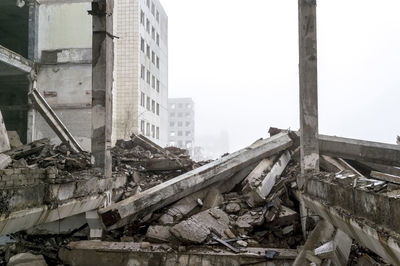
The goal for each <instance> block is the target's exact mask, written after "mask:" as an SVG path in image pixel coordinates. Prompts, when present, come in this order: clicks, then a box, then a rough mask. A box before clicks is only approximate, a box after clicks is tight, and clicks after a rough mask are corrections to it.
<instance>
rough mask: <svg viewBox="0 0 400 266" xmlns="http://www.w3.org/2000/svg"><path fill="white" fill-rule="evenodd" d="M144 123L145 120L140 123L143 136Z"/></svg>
mask: <svg viewBox="0 0 400 266" xmlns="http://www.w3.org/2000/svg"><path fill="white" fill-rule="evenodd" d="M144 124H145V123H144V121H143V120H141V121H140V133H142V134H143V135H144Z"/></svg>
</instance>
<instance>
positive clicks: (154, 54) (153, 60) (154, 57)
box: [151, 51, 156, 65]
mask: <svg viewBox="0 0 400 266" xmlns="http://www.w3.org/2000/svg"><path fill="white" fill-rule="evenodd" d="M151 62H152V63H153V65H155V64H156V53H155V52H154V51H152V52H151Z"/></svg>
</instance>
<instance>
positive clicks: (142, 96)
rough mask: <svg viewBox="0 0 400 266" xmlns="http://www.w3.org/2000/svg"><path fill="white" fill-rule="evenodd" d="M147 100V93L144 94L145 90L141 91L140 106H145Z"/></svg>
mask: <svg viewBox="0 0 400 266" xmlns="http://www.w3.org/2000/svg"><path fill="white" fill-rule="evenodd" d="M145 102H146V95H144V93H143V92H140V106H143V107H144V105H145ZM143 127H144V126H143Z"/></svg>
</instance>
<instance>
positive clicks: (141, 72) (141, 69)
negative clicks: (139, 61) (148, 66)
mask: <svg viewBox="0 0 400 266" xmlns="http://www.w3.org/2000/svg"><path fill="white" fill-rule="evenodd" d="M145 72H146V70H145V68H144V65H142V66H141V67H140V77H141V78H142V79H143V80H144V73H145Z"/></svg>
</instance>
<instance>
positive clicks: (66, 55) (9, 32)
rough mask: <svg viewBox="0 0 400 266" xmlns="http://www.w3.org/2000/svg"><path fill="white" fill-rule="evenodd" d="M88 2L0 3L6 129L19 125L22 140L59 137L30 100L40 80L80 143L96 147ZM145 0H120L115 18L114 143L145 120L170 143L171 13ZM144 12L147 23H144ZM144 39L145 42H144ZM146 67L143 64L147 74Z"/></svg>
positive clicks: (1, 87) (0, 89)
mask: <svg viewBox="0 0 400 266" xmlns="http://www.w3.org/2000/svg"><path fill="white" fill-rule="evenodd" d="M91 2H92V1H88V0H86V1H84V0H79V1H55V0H54V1H53V0H43V1H42V0H41V1H19V3H21V4H20V6H21V7H17V5H16V2H15V1H13V0H5V1H2V2H1V3H0V5H1V10H2V12H3V15H2V16H1V18H0V19H1V22H2V25H1V32H2V34H1V36H0V45H2V46H0V49H1V52H0V53H1V59H3V60H2V62H1V63H2V64H1V67H0V76H1V82H0V94H1V97H0V98H1V100H0V101H1V102H0V108H1V110H2V112H3V116H4V119H5V121H6V124H7V128H8V130H10V131H17V132H18V134H19V136H20V137H21V140H22V141H23V142H31V141H34V140H37V139H41V138H43V137H47V138H50V139H51V140H52V141H53V142H55V143H59V140H58V137H57V136H56V134H54V132H53V131H52V129H51V128H50V127H49V126H48V125H47V123H46V121H45V120H44V119H43V117H42V116H41V115H40V114H39V113H38V112H37V111H35V109H34V108H32V104H31V103H30V102H29V100H28V97H27V94H28V91H29V90H30V89H32V88H33V85H34V82H33V81H36V82H35V87H36V89H37V90H38V92H39V93H40V94H41V95H43V97H44V98H45V99H46V101H47V102H48V103H49V105H50V106H51V108H52V109H53V110H54V111H55V112H56V114H57V115H58V116H59V117H60V119H61V120H62V121H63V122H64V124H65V125H67V126H68V128H69V130H70V131H71V133H72V134H73V135H74V136H75V138H76V139H77V141H78V142H79V143H80V145H81V146H82V147H83V148H84V149H85V150H90V149H91V123H88V121H91V112H92V110H91V109H92V17H91V16H90V15H89V14H88V11H90V10H91ZM147 4H148V3H146V1H115V10H116V13H117V14H118V15H119V16H114V18H117V17H118V19H116V21H115V22H114V26H115V29H114V34H115V37H114V41H115V46H114V47H115V68H114V71H115V72H114V90H113V97H114V99H113V102H114V104H113V118H114V119H113V127H112V136H113V137H112V141H113V143H115V141H116V140H117V139H121V138H129V136H130V134H132V133H139V132H140V131H141V130H142V129H143V128H141V127H140V126H141V125H142V124H143V123H144V125H145V126H144V129H147V128H149V131H147V132H145V134H148V137H149V138H151V139H153V140H154V141H155V142H157V143H159V144H161V145H166V143H167V130H168V129H167V127H168V114H167V110H166V106H167V101H168V45H167V43H168V19H167V16H166V14H165V12H164V10H163V8H162V6H161V5H160V3H159V2H158V1H152V2H151V4H150V3H149V6H147ZM142 13H145V14H144V15H143V16H145V17H146V18H145V21H146V23H142V22H141V20H143V16H142V18H141V14H142ZM153 13H154V14H153ZM126 25H129V27H128V26H126ZM118 35H120V36H118ZM144 39H145V40H146V41H145V45H144V46H145V47H146V49H143V46H142V44H141V40H144ZM127 49H128V50H129V51H130V52H129V53H127ZM144 51H145V52H144ZM126 55H130V56H131V57H128V56H126ZM138 58H140V60H138ZM11 59H12V60H11ZM141 66H145V76H144V78H141V77H142V74H141V73H140V71H141ZM143 93H145V97H144V102H143V99H142V96H141V95H142V94H143ZM151 130H153V131H151Z"/></svg>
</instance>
